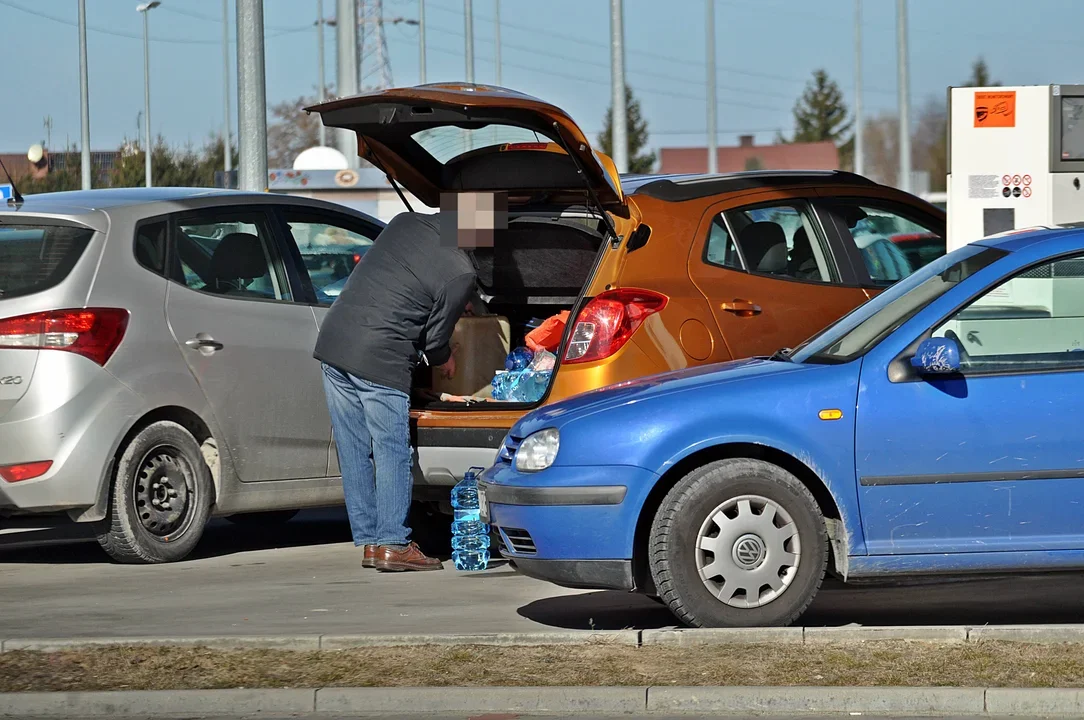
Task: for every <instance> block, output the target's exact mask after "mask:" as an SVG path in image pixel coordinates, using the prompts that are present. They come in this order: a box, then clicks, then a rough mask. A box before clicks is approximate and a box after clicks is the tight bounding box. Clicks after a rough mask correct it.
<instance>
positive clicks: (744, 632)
mask: <svg viewBox="0 0 1084 720" xmlns="http://www.w3.org/2000/svg"><path fill="white" fill-rule="evenodd" d="M886 640H894V641H905V642H926V643H930V642H932V643H977V642H989V641H997V642H1018V643H1084V625H996V626H995V625H987V626H982V627H969V626H965V625H946V626H920V625H916V626H884V627H875V626H860V625H845V626H842V627H806V628H801V627H782V628H775V627H769V628H702V629H673V628H669V629H662V630H593V631H592V630H570V631H560V632H521V633H477V634H459V635H455V634H432V635H422V634H417V635H408V634H402V635H385V634H358V635H320V634H309V635H239V636H230V635H214V636H202V637H201V636H196V637H138V636H133V637H85V638H13V639H9V640H2V641H0V652H12V651H15V650H33V651H38V652H55V651H58V650H70V649H74V648H85V647H95V646H110V645H152V646H166V645H172V646H184V647H207V648H212V649H220V650H248V649H252V650H256V649H258V650H299V651H309V652H313V651H334V650H349V649H354V648H369V647H409V646H424V645H492V646H500V647H536V646H542V645H621V646H630V647H641V646H645V645H669V646H679V647H689V646H698V645H728V644H745V645H750V644H765V643H771V644H788V645H802V644H804V645H821V644H824V643H855V642H877V641H886Z"/></svg>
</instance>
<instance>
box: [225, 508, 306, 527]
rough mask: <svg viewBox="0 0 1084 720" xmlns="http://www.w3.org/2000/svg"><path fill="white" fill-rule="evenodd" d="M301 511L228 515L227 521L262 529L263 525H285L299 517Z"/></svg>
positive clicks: (270, 511)
mask: <svg viewBox="0 0 1084 720" xmlns="http://www.w3.org/2000/svg"><path fill="white" fill-rule="evenodd" d="M299 512H301V511H300V510H267V511H264V512H254V513H239V514H237V515H227V516H226V519H227V520H229V521H230V522H231V523H233V524H234V525H240V526H241V527H260V526H261V525H285V524H286V523H288V522H290V521H291V520H293V519H294V518H295V517H297V514H298V513H299Z"/></svg>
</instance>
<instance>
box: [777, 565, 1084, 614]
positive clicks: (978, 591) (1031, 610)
mask: <svg viewBox="0 0 1084 720" xmlns="http://www.w3.org/2000/svg"><path fill="white" fill-rule="evenodd" d="M1082 596H1084V575H1082V574H1080V573H1053V574H1048V575H1016V576H1011V577H1003V578H998V579H985V580H978V579H976V580H963V581H958V582H938V583H932V582H931V583H928V584H921V585H919V584H915V585H910V586H907V587H876V586H855V585H844V584H843V583H840V582H838V581H831V582H827V581H826V582H825V584H824V587H823V588H822V589H821V592H820V593H819V594H818V596H817V598H816V600H814V602H813V604H812V605H811V606H810V608H809V610H808V611H806V613H805V615H804V616H803V617H801V618H800V619H799V621H798V624H802V625H807V626H817V625H847V624H850V623H858V624H861V625H972V626H974V625H1008V624H1023V625H1026V624H1034V623H1055V624H1057V623H1078V622H1081V621H1082V620H1084V609H1082V607H1081V603H1080V598H1081V597H1082Z"/></svg>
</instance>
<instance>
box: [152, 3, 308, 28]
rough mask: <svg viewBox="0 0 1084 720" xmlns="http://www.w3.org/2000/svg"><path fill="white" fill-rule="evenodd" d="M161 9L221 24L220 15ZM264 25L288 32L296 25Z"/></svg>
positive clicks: (174, 8)
mask: <svg viewBox="0 0 1084 720" xmlns="http://www.w3.org/2000/svg"><path fill="white" fill-rule="evenodd" d="M162 11H163V12H170V13H176V14H177V15H187V16H188V17H190V18H196V19H197V20H205V21H207V22H212V23H215V24H216V25H221V24H222V18H220V17H215V16H213V15H204V14H203V13H198V12H194V11H192V10H182V9H180V8H177V7H173V6H172V5H163V6H162ZM264 27H265V28H267V29H268V30H279V31H288V32H295V31H297V28H296V27H285V26H282V25H278V26H276V25H265V26H264ZM310 27H311V26H310V25H305V26H304V29H306V30H308V29H309V28H310Z"/></svg>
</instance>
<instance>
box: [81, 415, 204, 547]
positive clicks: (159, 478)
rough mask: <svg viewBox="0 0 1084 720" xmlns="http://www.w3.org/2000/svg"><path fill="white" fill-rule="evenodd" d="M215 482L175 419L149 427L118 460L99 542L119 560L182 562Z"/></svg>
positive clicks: (196, 535) (196, 538)
mask: <svg viewBox="0 0 1084 720" xmlns="http://www.w3.org/2000/svg"><path fill="white" fill-rule="evenodd" d="M213 492H214V484H213V483H212V481H211V469H210V468H209V467H207V463H206V461H204V459H203V454H202V453H201V452H200V446H199V443H197V442H196V439H195V438H194V437H192V434H191V433H190V432H188V431H187V430H185V429H184V428H183V427H181V426H180V425H178V424H177V423H174V422H169V421H162V422H156V423H153V424H152V425H148V426H147V427H145V428H144V429H143V430H141V431H140V432H139V433H138V434H137V435H136V436H135V437H134V438H132V440H131V442H129V443H128V445H127V446H126V447H125V448H124V452H123V453H122V454H121V456H120V459H119V460H118V461H117V468H116V472H115V473H114V476H113V488H112V494H111V497H110V502H109V514H108V515H107V517H106V520H105V523H104V528H103V530H102V532H101V533H100V534H99V535H98V542H99V543H100V544H101V546H102V547H103V548H104V549H105V551H106V552H107V553H109V555H110V557H112V558H113V559H114V560H117V561H118V562H123V563H162V562H174V561H176V560H181V559H182V558H184V557H185V556H187V555H188V554H189V553H190V552H192V550H193V548H195V547H196V543H198V542H199V539H200V536H201V535H202V534H203V528H204V526H205V525H206V524H207V519H208V517H209V516H210V514H211V500H212V498H211V496H212V494H213Z"/></svg>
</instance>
